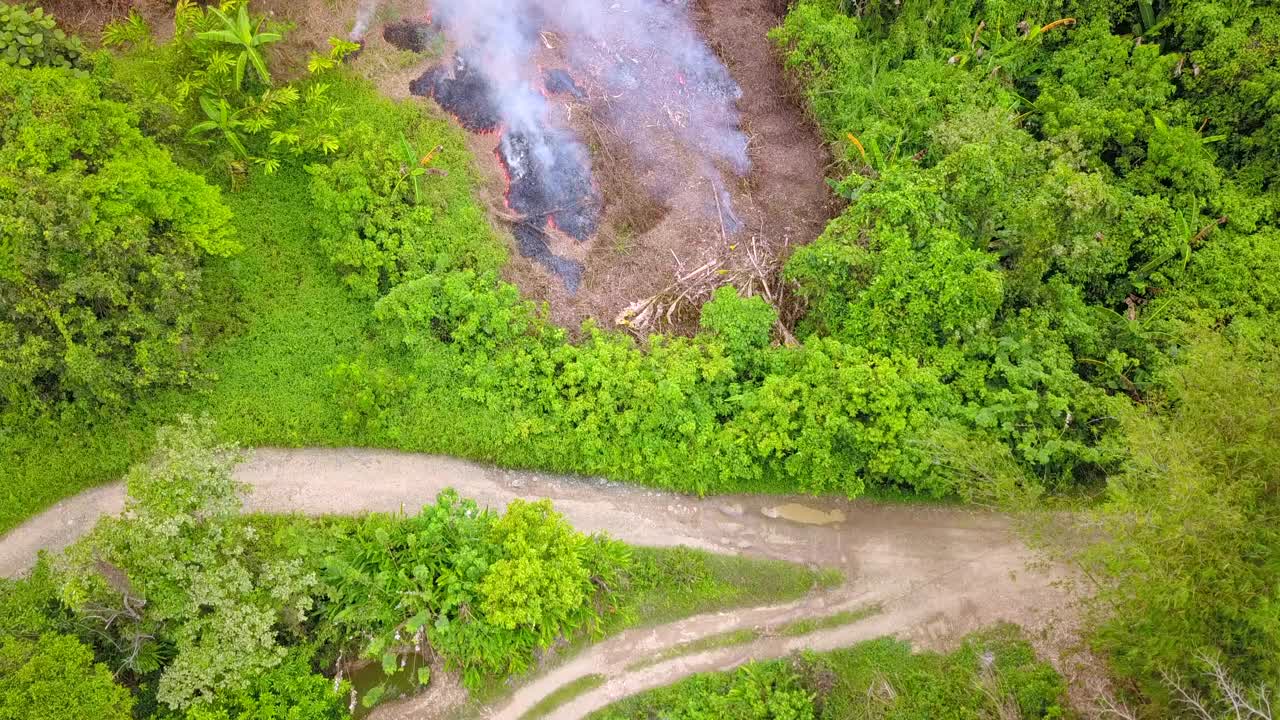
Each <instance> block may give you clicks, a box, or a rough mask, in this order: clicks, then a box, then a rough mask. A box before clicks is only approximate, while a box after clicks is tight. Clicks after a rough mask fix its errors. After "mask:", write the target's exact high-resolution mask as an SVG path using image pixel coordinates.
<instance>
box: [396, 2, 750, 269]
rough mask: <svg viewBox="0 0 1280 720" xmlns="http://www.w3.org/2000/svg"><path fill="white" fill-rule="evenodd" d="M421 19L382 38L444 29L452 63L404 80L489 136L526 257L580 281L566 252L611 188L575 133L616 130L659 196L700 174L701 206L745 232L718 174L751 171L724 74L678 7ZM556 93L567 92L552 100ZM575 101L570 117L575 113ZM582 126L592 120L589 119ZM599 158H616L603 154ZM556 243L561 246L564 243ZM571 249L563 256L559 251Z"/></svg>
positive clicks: (418, 42)
mask: <svg viewBox="0 0 1280 720" xmlns="http://www.w3.org/2000/svg"><path fill="white" fill-rule="evenodd" d="M428 6H429V9H430V19H429V20H427V21H426V22H421V21H399V22H396V23H393V24H390V25H388V26H387V27H386V28H385V29H384V30H383V37H384V38H385V39H386V40H387V41H388V42H390V43H391V44H393V45H395V46H396V47H399V48H401V49H408V50H415V51H421V50H422V49H424V48H427V47H431V46H432V45H433V44H434V43H435V42H436V39H437V38H439V37H441V36H443V38H444V39H445V40H446V41H447V45H448V47H449V50H450V53H449V55H447V56H446V57H447V60H445V61H444V62H441V63H440V64H438V65H436V66H435V67H432V68H430V69H428V70H427V71H426V72H424V73H423V74H422V75H421V76H420V77H418V78H417V79H415V80H413V81H412V82H411V83H410V91H411V92H412V93H413V94H414V95H418V96H422V97H430V98H432V99H433V100H435V102H436V103H438V104H439V105H440V107H441V108H442V109H444V110H445V111H446V112H448V113H450V114H451V115H453V116H454V117H455V118H457V120H458V122H459V123H460V124H461V125H462V126H463V127H464V128H466V129H467V130H469V131H471V132H473V133H496V134H497V135H498V136H499V137H498V143H497V148H496V150H495V155H496V157H497V161H498V163H499V164H500V166H501V168H502V170H503V172H504V173H505V175H506V180H507V183H508V185H507V190H506V193H505V198H506V205H507V208H506V209H507V210H508V211H509V214H504V215H502V217H503V219H504V220H506V221H508V222H509V223H511V225H512V232H513V235H514V236H515V239H516V245H517V248H518V250H519V252H520V254H521V255H523V256H524V257H527V258H530V259H532V260H534V261H536V262H538V263H539V264H540V265H542V266H543V267H544V268H546V269H547V270H549V271H551V272H552V273H553V274H554V275H556V276H557V277H558V278H559V279H560V281H561V282H562V283H563V285H564V287H565V289H566V290H567V291H568V292H570V293H574V292H576V291H577V290H578V288H579V286H580V284H581V279H582V276H583V273H584V265H583V263H582V262H581V261H580V260H579V259H575V258H572V257H568V256H567V255H569V254H575V255H585V253H580V252H573V251H572V247H573V245H574V244H583V243H589V242H590V241H592V240H593V239H594V238H595V236H596V235H597V233H598V231H599V230H600V228H601V218H602V215H603V211H604V206H605V202H606V200H608V198H606V197H605V196H604V193H603V192H602V191H601V189H600V187H599V185H598V183H597V180H596V178H595V174H594V172H593V162H592V153H591V152H590V151H589V150H588V147H587V145H586V144H585V142H584V139H583V133H584V129H585V128H586V127H591V128H593V129H594V135H595V137H592V138H590V139H591V140H592V141H593V145H596V146H597V148H598V147H599V145H600V144H601V141H602V140H603V138H602V137H601V135H600V133H601V131H600V126H601V125H604V126H605V127H607V128H608V129H607V131H606V132H607V133H608V134H609V136H610V139H611V140H613V141H616V140H618V139H620V138H625V146H626V147H625V148H624V149H625V151H626V154H627V155H628V160H629V161H630V163H631V164H635V165H638V166H640V167H641V170H642V171H643V172H641V173H636V174H637V176H640V177H642V178H643V179H642V180H640V182H641V183H643V184H645V185H646V187H643V188H641V191H643V192H647V193H649V194H650V195H651V196H653V197H654V198H661V197H663V196H664V195H669V194H670V188H669V185H670V184H671V183H672V182H674V181H677V180H678V181H680V182H684V181H687V180H688V179H689V178H702V179H703V181H705V182H707V183H709V187H710V188H711V190H710V193H709V194H708V195H707V196H706V197H707V198H708V199H709V200H710V201H711V202H707V203H704V206H703V207H702V208H701V210H702V212H703V213H704V214H705V217H706V219H708V220H714V221H715V222H716V223H718V224H719V226H720V228H721V234H722V235H723V234H725V233H729V234H732V233H735V232H738V231H739V230H741V229H742V228H743V224H742V223H741V222H740V221H739V220H738V218H737V216H736V214H735V212H734V210H733V200H732V198H731V196H730V193H729V192H727V190H726V186H727V184H728V183H727V182H726V178H730V177H733V178H736V177H737V176H741V175H743V174H745V173H746V172H747V171H748V169H749V168H750V162H749V161H748V158H747V140H746V136H745V135H744V134H743V132H742V130H741V128H740V127H739V124H740V123H739V117H738V112H737V109H736V102H737V101H738V99H739V98H740V97H741V95H742V91H741V89H740V88H739V87H738V85H737V84H736V83H735V82H734V80H733V78H732V77H731V76H730V74H729V72H728V70H727V69H726V68H725V66H724V65H723V64H722V63H721V62H720V61H719V59H718V58H717V57H716V56H715V54H714V53H712V52H711V50H710V48H708V46H707V44H706V43H705V42H704V41H703V40H702V38H701V37H700V36H699V35H698V33H697V31H696V30H695V28H694V25H693V22H692V18H691V17H690V11H689V8H688V7H687V4H685V3H681V2H668V1H665V0H623V1H622V2H618V3H613V4H611V5H609V6H607V7H606V6H604V5H601V4H600V3H597V2H592V1H591V0H570V1H569V2H561V1H558V0H557V1H552V0H516V2H509V1H507V0H467V1H465V2H464V1H463V0H432V1H431V2H429V4H428ZM557 98H561V99H563V100H565V102H557V101H556V99H557ZM575 109H576V113H577V117H574V114H575ZM588 122H589V123H590V125H589V126H588V125H587V123H588ZM605 160H606V161H612V160H613V158H610V157H606V158H605ZM553 247H559V248H561V249H562V252H561V253H556V252H554V251H553V249H552V248H553ZM565 248H569V250H570V252H563V250H564V249H565Z"/></svg>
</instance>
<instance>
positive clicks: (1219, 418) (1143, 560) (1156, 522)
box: [1086, 335, 1280, 703]
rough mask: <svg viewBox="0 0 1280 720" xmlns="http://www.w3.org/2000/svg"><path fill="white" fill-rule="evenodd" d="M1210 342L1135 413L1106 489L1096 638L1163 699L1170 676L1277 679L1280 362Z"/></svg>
mask: <svg viewBox="0 0 1280 720" xmlns="http://www.w3.org/2000/svg"><path fill="white" fill-rule="evenodd" d="M1255 353H1256V351H1252V352H1251V351H1250V350H1249V349H1248V348H1246V347H1240V346H1233V345H1231V344H1229V343H1228V342H1227V341H1225V340H1224V339H1223V338H1221V337H1217V336H1214V335H1205V336H1203V337H1201V338H1200V339H1199V340H1198V342H1197V343H1196V344H1194V345H1193V346H1191V347H1190V348H1188V350H1187V353H1186V357H1185V360H1184V362H1183V363H1181V364H1180V365H1179V366H1178V367H1177V369H1176V370H1174V371H1172V374H1173V379H1172V381H1171V386H1172V387H1173V389H1174V391H1175V392H1174V394H1173V395H1172V396H1170V397H1169V398H1167V400H1166V402H1165V403H1162V404H1161V405H1157V406H1155V408H1156V409H1161V410H1165V411H1167V415H1162V414H1160V413H1157V412H1150V411H1148V412H1140V411H1133V412H1132V413H1130V414H1129V415H1128V416H1127V417H1126V421H1125V434H1126V436H1127V437H1128V439H1129V447H1130V451H1131V453H1132V455H1131V457H1130V459H1129V461H1128V463H1127V466H1126V471H1125V472H1124V473H1123V474H1120V475H1117V476H1115V477H1113V478H1112V479H1111V481H1110V483H1109V486H1108V504H1107V506H1106V508H1105V512H1103V513H1101V514H1100V520H1101V523H1102V526H1103V527H1104V528H1105V531H1106V538H1105V542H1103V543H1101V544H1099V545H1097V546H1096V547H1095V548H1093V550H1092V552H1091V554H1089V555H1088V556H1087V557H1086V562H1087V567H1089V568H1091V569H1093V570H1094V571H1095V572H1094V576H1095V577H1097V578H1099V581H1100V583H1101V587H1100V588H1099V594H1098V601H1097V605H1096V609H1097V610H1098V611H1099V613H1100V621H1101V625H1100V627H1099V629H1098V631H1097V635H1096V638H1097V642H1098V643H1099V645H1100V646H1101V647H1102V648H1103V649H1104V650H1105V651H1106V652H1107V653H1108V655H1109V656H1110V657H1111V658H1112V661H1113V663H1114V667H1115V669H1116V670H1117V671H1118V672H1119V673H1120V674H1121V675H1122V676H1123V677H1126V678H1131V679H1133V680H1135V681H1136V682H1137V683H1138V684H1139V685H1140V686H1141V687H1142V689H1143V690H1144V691H1146V693H1148V694H1149V695H1150V697H1151V698H1153V699H1154V701H1155V702H1157V703H1161V702H1164V703H1168V702H1170V701H1171V698H1170V696H1169V694H1170V692H1171V690H1170V688H1169V686H1168V682H1167V680H1168V677H1169V676H1170V675H1172V676H1176V677H1178V678H1181V679H1182V680H1183V682H1184V687H1188V686H1189V687H1190V688H1191V689H1192V690H1203V691H1204V692H1205V693H1207V694H1212V693H1213V692H1216V689H1215V688H1214V687H1213V678H1212V677H1211V676H1207V675H1206V672H1205V671H1206V667H1205V665H1204V663H1203V662H1202V659H1203V658H1208V659H1209V660H1211V661H1213V662H1216V663H1220V665H1221V666H1222V667H1223V668H1224V670H1225V672H1226V673H1227V675H1229V676H1231V677H1233V678H1234V679H1235V681H1236V682H1238V683H1243V684H1245V685H1248V686H1253V685H1254V684H1255V683H1258V682H1273V681H1274V680H1275V678H1276V677H1280V612H1278V611H1277V609H1278V608H1280V584H1277V582H1276V578H1278V577H1280V445H1278V444H1277V442H1276V438H1278V437H1280V414H1277V413H1276V412H1275V409H1276V408H1277V407H1280V358H1277V356H1276V353H1275V350H1274V348H1269V349H1267V350H1266V351H1264V352H1263V353H1262V354H1261V356H1259V355H1257V354H1255Z"/></svg>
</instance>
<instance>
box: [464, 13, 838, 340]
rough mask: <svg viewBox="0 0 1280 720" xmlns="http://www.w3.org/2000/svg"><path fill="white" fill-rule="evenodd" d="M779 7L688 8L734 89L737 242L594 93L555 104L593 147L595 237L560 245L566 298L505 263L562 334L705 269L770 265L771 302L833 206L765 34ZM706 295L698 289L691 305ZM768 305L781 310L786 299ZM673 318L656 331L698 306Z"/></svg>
mask: <svg viewBox="0 0 1280 720" xmlns="http://www.w3.org/2000/svg"><path fill="white" fill-rule="evenodd" d="M776 4H777V3H776V2H773V1H772V0H728V1H725V2H717V3H716V7H715V11H714V12H712V11H710V10H709V9H707V8H705V7H697V8H694V16H695V20H696V21H697V25H698V28H699V30H700V31H701V32H702V33H703V35H704V36H705V37H706V38H707V41H708V43H709V44H710V46H711V47H712V49H713V50H714V51H715V52H716V53H717V54H718V55H719V57H720V58H721V60H722V61H723V62H724V63H725V65H726V66H727V67H728V68H729V72H730V74H731V75H732V76H733V78H734V80H735V81H736V82H737V83H738V84H739V86H740V87H741V89H742V98H741V99H740V100H739V102H738V109H739V111H740V113H741V117H742V127H743V130H744V131H745V132H746V133H747V135H748V137H749V140H750V144H749V146H748V153H749V156H750V158H751V163H752V166H751V171H750V173H749V174H748V175H747V176H746V177H744V178H741V179H740V180H739V181H738V182H737V183H736V184H735V185H732V186H729V187H726V188H724V189H725V191H727V193H728V194H729V196H730V197H731V198H732V206H733V213H734V214H736V216H737V218H738V219H739V220H740V221H741V223H742V225H743V230H742V231H741V232H739V233H737V234H731V233H729V232H726V231H725V225H726V222H725V221H724V220H723V219H722V212H728V208H723V209H720V208H717V206H716V205H717V197H716V192H715V189H714V187H713V185H712V183H711V182H709V181H708V180H707V179H705V178H704V177H703V176H701V175H700V174H699V173H698V172H697V171H696V170H693V169H690V172H688V173H686V174H677V175H665V176H664V175H659V174H657V173H661V172H665V169H660V168H655V167H652V166H650V164H647V163H646V162H645V161H644V159H643V158H642V157H639V156H637V154H636V153H635V152H634V150H633V148H632V147H631V145H630V143H629V142H628V139H627V138H626V137H622V136H620V133H619V131H618V130H617V129H614V128H611V127H610V126H609V124H607V123H605V122H603V121H602V120H600V118H601V117H603V116H604V115H606V114H607V113H606V112H604V110H605V108H602V107H601V106H600V104H601V99H600V98H599V97H598V96H593V97H590V98H589V99H587V100H585V101H584V100H582V99H578V98H574V97H572V95H570V96H567V97H563V96H562V97H559V98H558V101H559V102H560V103H561V104H562V107H563V111H564V114H565V117H566V118H567V119H568V121H569V123H570V124H571V125H573V126H574V128H575V129H576V130H577V131H578V133H579V136H580V137H581V138H583V139H584V141H585V142H586V143H587V144H588V146H589V147H590V150H591V154H592V158H593V162H594V168H595V173H596V180H597V182H598V184H599V186H600V189H601V193H602V195H603V197H604V203H605V207H604V218H603V222H602V224H601V229H600V231H599V232H598V234H597V235H596V237H595V238H594V239H593V240H591V241H589V242H587V243H581V244H575V243H572V242H569V241H565V242H563V243H560V244H559V247H560V248H561V249H562V251H564V252H566V253H568V254H569V255H570V256H571V257H573V258H575V259H578V260H580V261H581V262H582V263H583V265H584V266H585V272H584V275H583V279H582V284H581V288H580V289H579V290H578V291H577V292H576V293H568V292H566V290H565V288H564V285H563V283H561V282H559V281H558V280H557V278H555V277H554V276H552V275H551V274H550V273H548V272H547V271H546V270H544V269H543V268H541V267H540V266H538V265H537V264H535V263H532V262H528V261H527V260H525V259H524V258H520V257H518V256H515V257H513V261H512V262H511V263H510V264H509V265H508V267H507V270H506V279H508V280H509V281H511V282H514V283H515V284H517V285H518V286H519V287H520V288H521V289H522V291H523V292H524V294H525V295H526V296H527V297H530V298H532V299H534V300H537V301H545V302H547V303H548V305H549V307H550V312H551V318H552V320H553V321H555V322H557V323H558V324H561V325H563V326H566V327H569V328H571V329H573V328H577V327H578V326H579V325H580V324H581V323H582V321H583V320H585V319H587V318H594V319H595V320H596V321H597V323H599V324H600V325H604V326H608V325H611V324H613V322H614V320H615V318H618V317H619V316H620V315H621V314H622V313H623V311H624V310H625V309H627V308H628V306H631V305H632V304H633V303H635V302H636V301H638V300H641V299H643V298H648V297H651V296H653V295H655V294H657V293H660V292H662V291H663V290H664V289H667V288H669V287H670V286H672V285H673V283H675V282H676V281H677V279H678V278H680V277H682V276H686V275H688V274H689V273H691V272H692V271H694V270H696V269H697V268H700V267H704V266H707V264H708V263H713V264H714V265H715V267H716V268H717V270H716V271H715V275H716V276H717V277H720V278H722V280H721V282H729V281H733V280H735V279H737V278H738V277H750V276H755V275H757V274H758V271H759V270H761V269H762V267H761V266H766V265H767V267H765V268H763V270H764V272H765V274H767V275H770V276H772V277H770V278H769V282H770V284H771V285H773V286H774V288H775V294H776V290H777V288H779V287H780V286H781V284H780V282H778V278H777V277H776V271H777V269H778V267H779V266H780V262H779V261H780V260H782V259H785V257H786V256H787V255H788V254H789V253H790V250H791V249H792V248H794V247H795V246H797V245H801V244H805V243H808V242H811V241H812V240H813V239H814V238H816V237H817V236H818V235H819V234H820V233H821V232H822V230H823V228H824V227H825V225H826V222H827V221H828V220H829V219H830V218H831V216H832V214H833V212H834V210H835V204H834V200H833V197H832V195H831V194H830V192H829V191H828V189H827V187H826V184H825V181H824V173H825V169H826V166H827V164H828V162H829V155H828V153H827V151H826V149H825V147H824V145H823V143H822V140H821V137H820V135H819V133H818V131H817V129H816V128H815V127H814V125H813V123H812V122H811V121H810V120H809V118H808V117H807V115H806V114H805V112H804V110H803V108H802V105H801V103H800V102H799V99H798V98H797V97H796V96H795V95H794V94H792V93H790V92H788V91H787V88H788V87H789V85H788V83H787V82H786V79H785V76H784V72H783V69H782V66H781V63H780V61H779V59H778V57H777V55H776V53H775V52H774V49H773V45H772V43H771V42H770V41H769V39H768V37H767V33H768V31H769V30H770V29H771V28H773V27H774V26H775V25H777V24H778V22H779V15H778V14H777V11H776V8H775V6H776ZM546 62H547V63H548V64H551V63H553V62H554V59H553V58H547V59H546ZM673 82H674V80H673ZM587 89H588V91H589V92H590V90H591V88H590V87H588V88H587ZM605 101H606V102H607V98H606V99H605ZM670 144H671V147H670V148H669V149H667V148H662V149H659V152H660V153H666V154H668V155H670V154H675V153H679V152H680V150H679V149H678V148H679V145H678V143H677V142H676V139H675V138H674V136H673V137H672V139H671V143H670ZM647 150H648V149H647ZM477 157H480V158H482V160H483V158H484V157H485V156H484V155H478V156H477ZM665 165H666V163H664V166H665ZM499 176H500V174H499ZM727 176H728V175H727ZM655 189H657V192H654V190H655ZM738 271H741V273H739V272H738ZM743 289H744V290H747V289H748V288H743ZM758 290H759V288H753V289H751V291H752V292H758ZM705 296H706V292H703V293H701V296H700V297H698V298H696V299H697V300H701V299H705ZM773 299H774V300H775V301H776V302H777V303H778V304H781V305H785V302H786V301H785V297H776V298H773ZM678 311H679V312H678V313H677V314H675V315H673V316H672V320H674V325H673V326H667V325H665V324H664V328H665V329H671V330H675V331H681V330H686V331H687V330H689V329H691V328H692V327H693V326H694V324H695V323H696V320H697V317H696V313H695V312H693V311H696V303H693V304H691V305H687V306H682V307H680V308H678ZM784 311H785V307H784ZM784 314H785V312H784Z"/></svg>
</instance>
